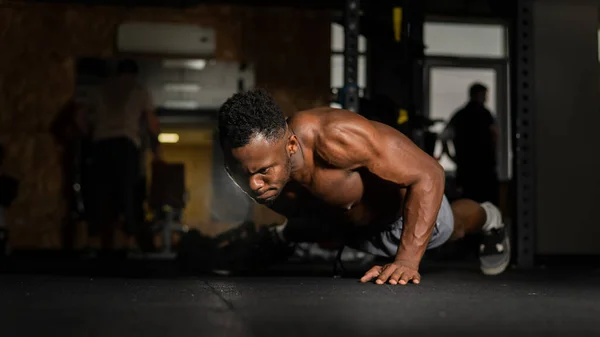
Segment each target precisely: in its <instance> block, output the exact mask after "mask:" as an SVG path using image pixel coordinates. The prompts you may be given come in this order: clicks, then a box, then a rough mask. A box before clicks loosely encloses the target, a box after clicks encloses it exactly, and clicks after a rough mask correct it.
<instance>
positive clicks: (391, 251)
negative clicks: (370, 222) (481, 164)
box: [348, 196, 454, 258]
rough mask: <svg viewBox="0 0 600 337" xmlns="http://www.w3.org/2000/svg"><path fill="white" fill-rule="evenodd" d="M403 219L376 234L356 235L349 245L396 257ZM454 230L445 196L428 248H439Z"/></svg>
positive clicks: (368, 251)
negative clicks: (360, 236)
mask: <svg viewBox="0 0 600 337" xmlns="http://www.w3.org/2000/svg"><path fill="white" fill-rule="evenodd" d="M402 220H403V219H402V218H400V219H398V220H397V221H396V222H394V223H393V224H391V225H389V226H387V227H384V228H385V229H384V230H382V231H378V232H377V233H376V234H371V235H369V236H368V237H362V238H356V237H355V238H353V240H352V241H353V242H352V244H349V245H348V246H351V247H352V248H355V249H358V250H361V251H363V252H365V253H369V254H373V255H377V256H382V257H390V258H391V257H394V256H396V251H397V250H398V246H399V245H400V236H401V235H402V225H403V221H402ZM453 231H454V215H453V214H452V208H450V203H449V202H448V199H447V198H446V196H444V199H443V200H442V206H441V207H440V211H439V212H438V216H437V220H436V221H435V227H434V228H433V234H432V236H431V240H429V244H428V245H427V249H432V248H437V247H439V246H441V245H443V244H444V243H446V241H448V239H450V236H452V232H453Z"/></svg>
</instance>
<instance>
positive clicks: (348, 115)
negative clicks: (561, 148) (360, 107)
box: [288, 107, 371, 133]
mask: <svg viewBox="0 0 600 337" xmlns="http://www.w3.org/2000/svg"><path fill="white" fill-rule="evenodd" d="M288 123H289V124H290V126H292V127H294V128H300V127H304V126H307V125H311V126H312V127H316V128H317V131H318V133H328V131H332V129H335V128H337V127H340V126H351V125H356V124H357V123H358V125H360V124H362V125H369V124H371V123H370V121H369V120H367V119H366V118H364V117H362V116H361V115H359V114H357V113H354V112H352V111H348V110H343V109H335V108H330V107H319V108H314V109H309V110H303V111H298V112H296V113H294V114H293V115H292V116H291V117H290V118H289V120H288Z"/></svg>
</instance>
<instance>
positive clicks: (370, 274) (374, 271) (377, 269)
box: [360, 266, 382, 282]
mask: <svg viewBox="0 0 600 337" xmlns="http://www.w3.org/2000/svg"><path fill="white" fill-rule="evenodd" d="M381 269H382V267H381V266H374V267H373V268H371V269H369V271H367V272H366V273H365V275H364V276H363V277H362V278H361V279H360V281H361V282H369V281H371V280H372V279H374V278H376V277H377V276H379V274H381Z"/></svg>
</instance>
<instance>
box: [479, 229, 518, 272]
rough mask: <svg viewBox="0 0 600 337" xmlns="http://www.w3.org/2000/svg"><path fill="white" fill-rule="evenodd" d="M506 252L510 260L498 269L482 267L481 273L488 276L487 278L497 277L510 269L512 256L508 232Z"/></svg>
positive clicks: (497, 267)
mask: <svg viewBox="0 0 600 337" xmlns="http://www.w3.org/2000/svg"><path fill="white" fill-rule="evenodd" d="M506 235H507V236H506V251H507V252H508V259H506V261H504V262H502V264H500V265H499V266H496V267H491V268H486V267H483V266H481V272H482V273H483V274H484V275H486V276H496V275H500V274H502V273H503V272H504V271H505V270H506V268H508V265H509V264H510V256H511V254H512V253H511V250H510V239H509V236H508V232H507V233H506Z"/></svg>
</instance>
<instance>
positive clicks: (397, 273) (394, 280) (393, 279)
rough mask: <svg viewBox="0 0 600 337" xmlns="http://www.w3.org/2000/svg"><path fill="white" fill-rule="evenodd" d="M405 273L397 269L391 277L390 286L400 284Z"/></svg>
mask: <svg viewBox="0 0 600 337" xmlns="http://www.w3.org/2000/svg"><path fill="white" fill-rule="evenodd" d="M403 271H404V270H403V269H402V268H398V269H396V271H394V273H393V274H392V276H390V280H389V283H390V284H398V280H400V278H401V277H402V273H403Z"/></svg>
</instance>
